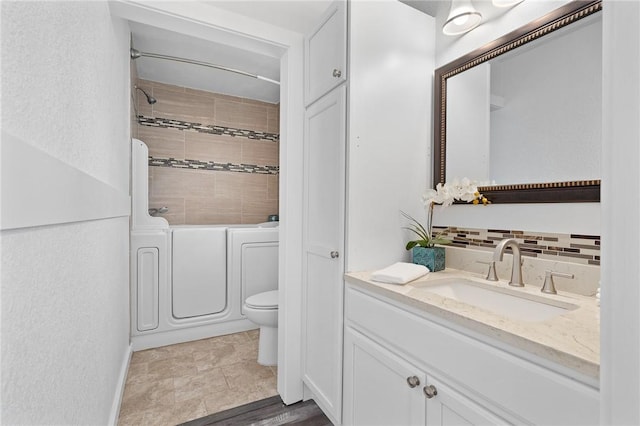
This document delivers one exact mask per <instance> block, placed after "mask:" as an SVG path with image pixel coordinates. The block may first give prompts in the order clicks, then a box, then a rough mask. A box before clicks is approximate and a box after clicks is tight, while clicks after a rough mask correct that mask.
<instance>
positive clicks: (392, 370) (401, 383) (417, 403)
mask: <svg viewBox="0 0 640 426" xmlns="http://www.w3.org/2000/svg"><path fill="white" fill-rule="evenodd" d="M425 382H426V378H425V374H424V373H422V372H421V371H420V370H419V369H418V368H416V367H415V366H413V365H411V364H409V363H408V362H406V361H405V360H404V359H402V358H400V357H399V356H397V355H395V354H394V353H392V352H390V351H388V350H386V349H384V348H383V347H382V346H380V345H378V344H376V343H375V342H373V341H372V340H371V339H369V338H368V337H366V336H363V335H362V334H360V333H358V332H357V331H355V330H353V329H351V328H349V327H347V328H346V330H345V339H344V417H343V421H344V424H345V425H354V426H358V425H361V426H375V425H380V426H389V425H422V426H423V425H424V424H425V398H424V396H423V393H422V387H423V386H424V384H425Z"/></svg>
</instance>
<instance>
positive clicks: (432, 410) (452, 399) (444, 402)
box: [422, 376, 508, 426]
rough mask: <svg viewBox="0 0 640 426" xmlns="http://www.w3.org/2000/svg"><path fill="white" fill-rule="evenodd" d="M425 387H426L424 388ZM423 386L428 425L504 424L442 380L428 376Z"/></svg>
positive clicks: (501, 420)
mask: <svg viewBox="0 0 640 426" xmlns="http://www.w3.org/2000/svg"><path fill="white" fill-rule="evenodd" d="M425 387H426V388H427V389H425ZM425 387H423V388H422V389H423V392H424V395H425V398H426V400H427V425H428V426H436V425H437V426H467V425H476V426H478V425H505V424H508V423H507V422H505V421H504V420H503V419H501V418H499V417H497V416H495V415H494V414H493V413H491V412H489V411H487V410H485V409H484V408H483V407H482V406H481V405H480V404H478V403H476V402H474V401H472V400H470V399H469V398H467V397H465V396H463V395H462V394H460V393H458V392H456V391H455V390H453V389H452V388H450V387H449V386H447V385H445V384H444V383H443V382H441V381H438V380H435V379H433V377H431V376H430V377H429V378H428V380H427V383H426V385H425Z"/></svg>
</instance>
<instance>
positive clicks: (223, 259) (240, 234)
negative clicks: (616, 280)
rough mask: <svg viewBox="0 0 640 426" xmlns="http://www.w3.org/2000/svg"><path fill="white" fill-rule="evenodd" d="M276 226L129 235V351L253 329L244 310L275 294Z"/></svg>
mask: <svg viewBox="0 0 640 426" xmlns="http://www.w3.org/2000/svg"><path fill="white" fill-rule="evenodd" d="M165 223H166V222H165ZM277 225H278V223H277V222H267V223H262V224H258V225H180V226H166V227H161V228H156V229H149V228H147V229H141V230H135V229H133V230H132V231H131V319H132V321H131V341H132V346H133V350H142V349H148V348H153V347H159V346H165V345H169V344H175V343H181V342H186V341H191V340H197V339H202V338H208V337H214V336H219V335H223V334H229V333H235V332H239V331H246V330H251V329H255V328H257V326H256V325H255V324H253V323H251V322H250V321H249V320H248V319H247V318H246V317H245V315H244V314H243V312H242V305H243V303H244V300H245V299H246V298H247V297H249V296H251V295H253V294H256V293H259V292H262V291H268V290H275V289H277V288H278V226H277Z"/></svg>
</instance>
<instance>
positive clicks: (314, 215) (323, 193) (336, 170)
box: [302, 86, 346, 423]
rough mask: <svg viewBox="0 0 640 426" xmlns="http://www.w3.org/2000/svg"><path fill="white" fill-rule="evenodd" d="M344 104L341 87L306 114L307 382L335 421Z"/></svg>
mask: <svg viewBox="0 0 640 426" xmlns="http://www.w3.org/2000/svg"><path fill="white" fill-rule="evenodd" d="M345 101H346V89H345V87H344V86H343V87H340V88H337V89H335V90H333V91H332V92H330V93H329V94H327V95H325V96H324V97H323V98H321V99H320V100H319V101H318V102H316V103H315V104H313V105H312V106H311V107H310V108H308V109H307V110H306V114H305V141H304V156H305V163H304V170H305V171H304V208H303V218H304V219H303V250H304V253H303V256H304V259H303V285H302V298H303V303H302V312H303V315H302V317H303V323H302V357H303V366H302V368H303V381H304V383H305V384H306V385H307V387H308V388H309V389H310V390H311V392H313V395H314V399H315V400H316V402H317V403H318V405H319V406H320V407H321V408H322V409H323V410H324V411H325V413H326V414H327V415H328V416H329V417H330V418H331V420H333V421H334V422H335V423H340V422H339V419H340V406H341V404H340V402H341V397H342V368H341V367H342V313H343V308H342V307H343V287H344V284H343V279H342V277H343V273H344V272H343V271H344V260H343V257H342V253H343V248H344V203H345V137H346V136H345V121H346V115H345Z"/></svg>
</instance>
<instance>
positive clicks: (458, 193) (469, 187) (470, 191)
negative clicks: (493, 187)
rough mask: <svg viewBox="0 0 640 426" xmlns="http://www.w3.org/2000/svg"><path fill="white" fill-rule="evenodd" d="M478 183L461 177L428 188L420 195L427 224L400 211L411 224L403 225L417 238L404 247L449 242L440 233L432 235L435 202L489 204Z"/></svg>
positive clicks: (430, 245)
mask: <svg viewBox="0 0 640 426" xmlns="http://www.w3.org/2000/svg"><path fill="white" fill-rule="evenodd" d="M478 186H479V183H478V182H476V181H472V180H469V179H468V178H463V179H461V180H459V179H457V178H456V179H454V180H452V181H451V182H447V183H445V184H442V183H438V185H436V189H428V190H427V191H426V192H425V193H424V194H423V195H422V202H423V204H424V206H425V209H426V211H427V226H426V227H424V226H422V224H421V223H420V222H419V221H417V220H416V219H414V218H413V217H411V216H410V215H408V214H407V213H405V212H401V213H402V215H403V216H404V217H406V218H407V219H409V220H410V221H411V222H412V224H411V226H410V227H405V228H404V229H407V230H409V231H411V232H413V233H414V234H416V235H417V236H418V237H419V238H418V239H417V240H413V241H409V242H408V243H407V246H406V249H407V250H411V249H412V248H414V247H433V246H434V245H435V244H449V243H450V242H451V241H449V240H447V239H444V238H442V233H440V234H438V235H436V236H435V237H434V236H433V232H432V229H433V208H434V206H435V205H436V204H440V205H442V207H447V206H450V205H451V204H453V202H454V201H456V200H459V201H466V202H467V203H473V204H476V205H478V204H480V203H482V204H483V205H485V206H486V205H487V204H491V202H490V201H489V200H488V199H487V198H486V197H484V196H483V195H482V194H480V193H479V192H478Z"/></svg>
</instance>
